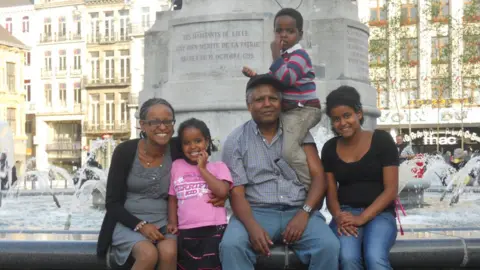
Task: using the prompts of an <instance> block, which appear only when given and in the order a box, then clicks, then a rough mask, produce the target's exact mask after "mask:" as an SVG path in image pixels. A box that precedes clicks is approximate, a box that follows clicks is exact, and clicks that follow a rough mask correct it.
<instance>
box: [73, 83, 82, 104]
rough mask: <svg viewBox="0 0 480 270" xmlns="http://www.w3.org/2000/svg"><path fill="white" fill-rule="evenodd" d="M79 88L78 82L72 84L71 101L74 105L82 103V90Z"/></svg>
mask: <svg viewBox="0 0 480 270" xmlns="http://www.w3.org/2000/svg"><path fill="white" fill-rule="evenodd" d="M80 86H81V84H80V83H79V82H77V83H74V84H73V101H74V102H75V104H81V103H82V89H81V88H80Z"/></svg>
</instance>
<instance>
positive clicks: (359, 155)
mask: <svg viewBox="0 0 480 270" xmlns="http://www.w3.org/2000/svg"><path fill="white" fill-rule="evenodd" d="M326 103H327V115H328V116H329V117H330V119H331V123H332V125H333V129H334V131H335V133H336V134H337V135H338V136H337V137H335V138H332V139H330V140H329V141H328V142H327V143H326V144H325V145H324V147H323V149H322V162H323V165H324V168H325V172H326V175H327V181H328V191H327V205H328V209H329V211H330V213H331V214H332V216H333V219H332V222H331V223H330V227H331V228H332V230H334V232H335V233H336V234H337V235H338V237H339V240H340V246H341V248H340V266H341V267H340V268H341V269H343V270H345V269H364V268H366V269H391V266H390V262H389V251H390V249H391V247H392V246H393V244H394V243H395V240H396V237H397V226H396V221H395V212H394V209H395V208H394V207H395V205H394V201H395V199H396V197H397V191H398V165H399V160H398V150H397V147H396V146H395V142H394V141H393V138H392V137H391V136H390V134H389V133H387V132H385V131H382V130H375V131H373V132H372V131H367V130H363V129H362V123H363V120H364V118H363V110H362V104H361V103H360V95H359V94H358V92H357V91H356V90H355V88H353V87H349V86H341V87H340V88H338V89H336V90H334V91H332V92H331V93H330V94H329V95H328V96H327V102H326Z"/></svg>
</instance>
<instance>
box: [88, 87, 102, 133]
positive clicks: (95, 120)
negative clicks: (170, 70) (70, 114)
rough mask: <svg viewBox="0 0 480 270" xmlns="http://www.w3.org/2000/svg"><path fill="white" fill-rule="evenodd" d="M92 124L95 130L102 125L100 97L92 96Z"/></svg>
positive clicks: (97, 95)
mask: <svg viewBox="0 0 480 270" xmlns="http://www.w3.org/2000/svg"><path fill="white" fill-rule="evenodd" d="M90 122H91V123H92V127H93V128H98V126H99V124H100V95H99V94H92V95H90Z"/></svg>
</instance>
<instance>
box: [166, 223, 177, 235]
mask: <svg viewBox="0 0 480 270" xmlns="http://www.w3.org/2000/svg"><path fill="white" fill-rule="evenodd" d="M167 232H168V233H171V234H177V233H178V226H177V224H173V223H168V225H167Z"/></svg>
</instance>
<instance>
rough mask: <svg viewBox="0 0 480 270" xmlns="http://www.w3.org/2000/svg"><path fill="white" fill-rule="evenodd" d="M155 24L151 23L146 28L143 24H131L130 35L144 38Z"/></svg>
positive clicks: (129, 27)
mask: <svg viewBox="0 0 480 270" xmlns="http://www.w3.org/2000/svg"><path fill="white" fill-rule="evenodd" d="M154 23H155V22H154V21H153V22H151V23H150V24H149V26H146V25H144V24H142V23H139V24H130V25H129V26H128V34H129V35H131V36H143V35H145V32H146V31H148V29H150V28H151V27H152V25H153V24H154Z"/></svg>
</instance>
